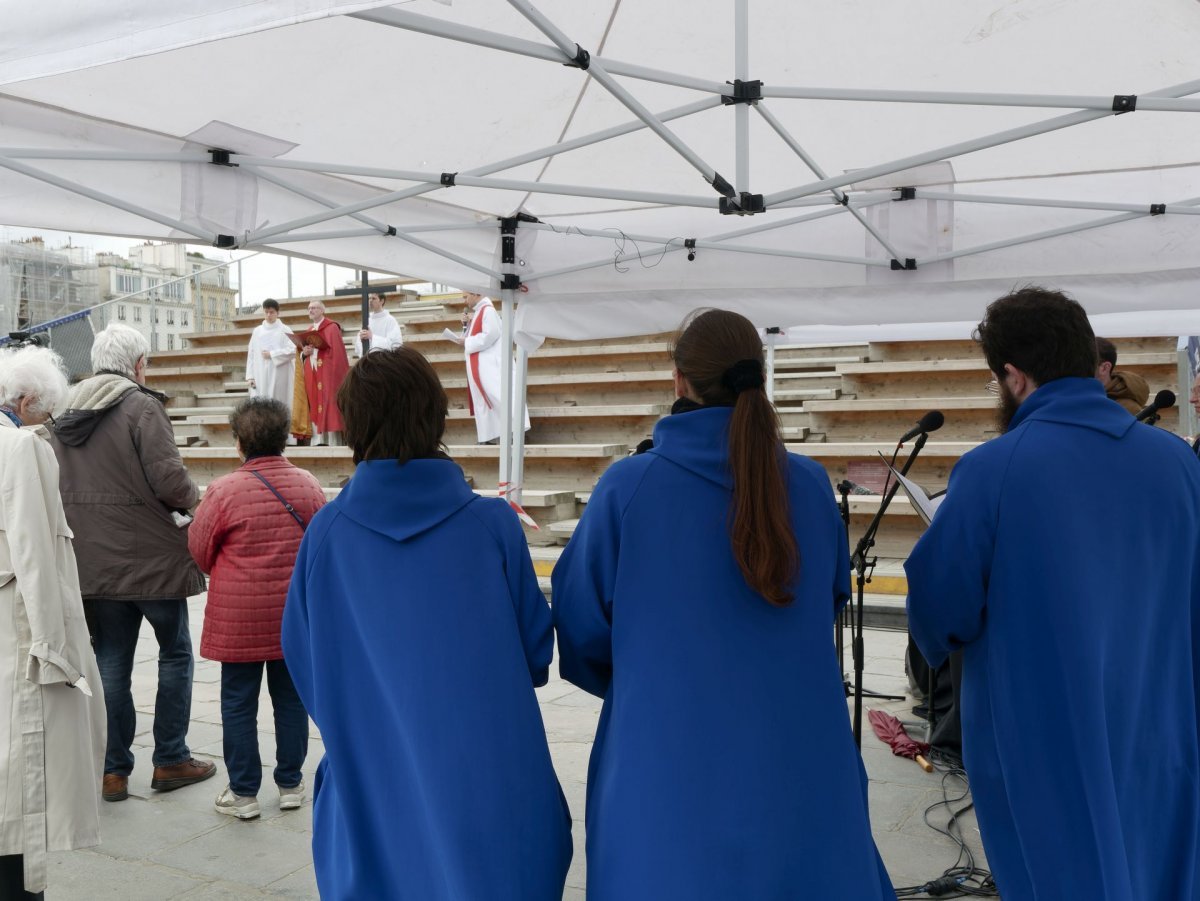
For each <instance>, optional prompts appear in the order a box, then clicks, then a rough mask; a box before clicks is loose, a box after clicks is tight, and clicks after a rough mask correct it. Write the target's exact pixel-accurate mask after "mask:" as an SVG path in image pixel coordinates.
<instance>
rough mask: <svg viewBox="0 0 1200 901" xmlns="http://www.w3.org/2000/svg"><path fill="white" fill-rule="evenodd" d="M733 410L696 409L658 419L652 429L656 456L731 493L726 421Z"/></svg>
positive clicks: (720, 408) (725, 408)
mask: <svg viewBox="0 0 1200 901" xmlns="http://www.w3.org/2000/svg"><path fill="white" fill-rule="evenodd" d="M732 415H733V407H699V408H697V409H694V410H689V411H687V412H685V413H675V414H674V415H672V416H668V417H666V418H665V419H661V420H659V422H658V424H657V425H656V426H655V427H654V447H653V448H651V449H650V450H648V451H646V453H650V454H657V455H658V456H660V457H664V458H666V459H667V460H670V461H671V462H672V463H674V464H676V465H677V466H681V467H683V468H684V469H686V470H687V471H688V472H693V473H695V474H696V475H698V476H700V477H701V478H703V479H707V480H708V481H710V482H713V483H714V484H716V485H720V486H721V487H722V488H727V489H730V490H732V488H733V473H732V472H731V471H730V469H729V419H730V417H731V416H732Z"/></svg>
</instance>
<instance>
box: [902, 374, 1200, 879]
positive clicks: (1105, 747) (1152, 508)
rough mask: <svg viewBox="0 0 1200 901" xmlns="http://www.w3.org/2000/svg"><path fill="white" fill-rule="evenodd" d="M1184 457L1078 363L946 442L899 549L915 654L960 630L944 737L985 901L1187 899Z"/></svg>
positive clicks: (1194, 536)
mask: <svg viewBox="0 0 1200 901" xmlns="http://www.w3.org/2000/svg"><path fill="white" fill-rule="evenodd" d="M1198 548H1200V465H1197V461H1196V457H1195V455H1194V454H1193V453H1192V452H1191V449H1190V448H1189V447H1188V446H1187V444H1186V443H1185V442H1183V441H1180V440H1179V439H1178V438H1177V437H1175V436H1174V435H1171V434H1168V433H1167V432H1164V431H1162V430H1160V429H1156V428H1152V427H1150V426H1146V425H1142V424H1139V423H1137V422H1135V421H1134V419H1133V417H1131V416H1130V415H1129V413H1128V412H1126V411H1125V410H1124V409H1122V408H1121V407H1120V406H1119V405H1118V404H1116V403H1114V402H1113V401H1111V400H1108V399H1107V398H1106V397H1105V396H1104V388H1103V387H1102V386H1101V385H1100V383H1099V382H1098V381H1096V380H1095V379H1084V378H1064V379H1057V380H1055V381H1052V382H1048V383H1046V384H1045V385H1042V386H1041V387H1039V388H1038V389H1037V390H1035V391H1034V392H1033V393H1032V394H1031V395H1030V396H1029V397H1028V398H1027V399H1026V400H1025V401H1024V403H1022V404H1021V406H1020V407H1019V408H1018V411H1017V413H1016V415H1015V416H1014V417H1013V420H1012V423H1011V424H1010V426H1009V430H1008V432H1007V433H1006V434H1004V435H1003V436H1001V437H999V438H996V439H995V440H993V441H989V442H988V443H986V444H984V445H982V446H980V447H979V448H977V449H975V450H973V451H971V452H970V453H968V454H966V455H964V456H963V458H962V459H961V460H960V461H959V463H958V465H957V466H956V467H955V468H954V472H953V473H952V474H951V477H950V487H949V491H948V492H947V496H946V500H945V502H944V503H943V504H942V506H941V507H940V508H939V510H938V512H937V515H936V516H935V517H934V520H933V524H932V525H931V526H930V528H929V530H928V531H927V532H926V533H925V535H924V536H922V538H921V540H920V541H919V542H918V543H917V546H916V548H915V549H914V550H913V552H912V555H911V556H910V558H909V560H908V563H907V564H906V567H905V568H906V570H907V572H908V582H909V598H908V621H909V628H910V629H911V631H912V635H913V637H914V638H915V639H916V642H917V644H918V645H919V646H920V648H921V651H922V653H924V655H925V657H926V658H927V659H928V660H929V662H930V663H931V664H934V665H937V664H939V663H941V661H942V660H944V659H945V657H946V655H947V654H948V653H949V652H950V651H952V650H954V649H956V648H960V647H965V653H964V657H963V686H962V698H961V706H962V729H963V752H964V757H965V763H966V768H967V772H968V774H969V776H970V780H971V788H972V791H973V792H974V796H975V802H976V805H977V807H978V813H979V826H980V831H981V832H982V836H983V843H984V847H985V849H986V850H987V855H988V861H989V863H990V866H991V868H992V872H993V873H994V875H995V877H996V882H997V885H998V887H999V889H1000V892H1001V894H1002V895H1003V897H1004V901H1028V899H1038V901H1064V899H1080V901H1184V899H1187V901H1191V899H1196V898H1200V882H1198V881H1197V878H1196V875H1197V856H1198V854H1200V817H1198V813H1200V750H1198V746H1197V708H1196V703H1197V696H1198V693H1197V673H1198V672H1200V669H1198V668H1197V648H1198V645H1197V641H1198V638H1200V631H1198V624H1200V608H1198V606H1197V605H1198V604H1200V566H1198V565H1197V550H1198Z"/></svg>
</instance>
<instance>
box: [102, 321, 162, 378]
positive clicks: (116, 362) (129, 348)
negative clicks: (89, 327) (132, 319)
mask: <svg viewBox="0 0 1200 901" xmlns="http://www.w3.org/2000/svg"><path fill="white" fill-rule="evenodd" d="M149 355H150V342H149V341H147V340H146V336H145V335H143V334H142V333H141V332H139V331H138V330H137V329H135V328H131V327H130V326H128V325H121V323H119V322H113V323H110V324H109V326H108V328H106V329H104V331H102V332H99V333H98V334H97V335H96V340H95V342H94V343H93V344H92V369H93V370H94V371H95V372H100V370H102V369H103V370H106V371H108V372H119V373H121V374H122V375H127V376H129V377H130V378H133V370H134V368H135V367H136V366H137V361H138V360H141V359H143V358H145V357H148V356H149Z"/></svg>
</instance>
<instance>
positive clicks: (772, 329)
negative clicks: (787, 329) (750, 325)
mask: <svg viewBox="0 0 1200 901" xmlns="http://www.w3.org/2000/svg"><path fill="white" fill-rule="evenodd" d="M763 331H765V332H766V333H767V334H768V335H782V334H783V329H781V328H780V327H779V326H777V325H771V326H768V327H767V328H765V329H763Z"/></svg>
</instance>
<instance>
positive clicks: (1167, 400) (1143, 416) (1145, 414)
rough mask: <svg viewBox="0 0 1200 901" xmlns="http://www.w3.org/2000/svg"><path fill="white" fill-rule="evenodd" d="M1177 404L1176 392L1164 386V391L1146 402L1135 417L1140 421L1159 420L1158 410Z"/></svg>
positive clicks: (1152, 421)
mask: <svg viewBox="0 0 1200 901" xmlns="http://www.w3.org/2000/svg"><path fill="white" fill-rule="evenodd" d="M1173 406H1175V392H1174V391H1170V390H1168V389H1166V388H1163V389H1162V391H1160V392H1158V394H1156V395H1154V400H1153V401H1152V402H1151V403H1148V404H1146V406H1144V407H1142V409H1141V410H1139V411H1138V415H1137V416H1136V417H1134V418H1135V419H1137V421H1138V422H1145V421H1147V420H1149V421H1150V422H1151V423H1152V424H1153V423H1155V422H1157V421H1158V411H1159V410H1165V409H1167V407H1173Z"/></svg>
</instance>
